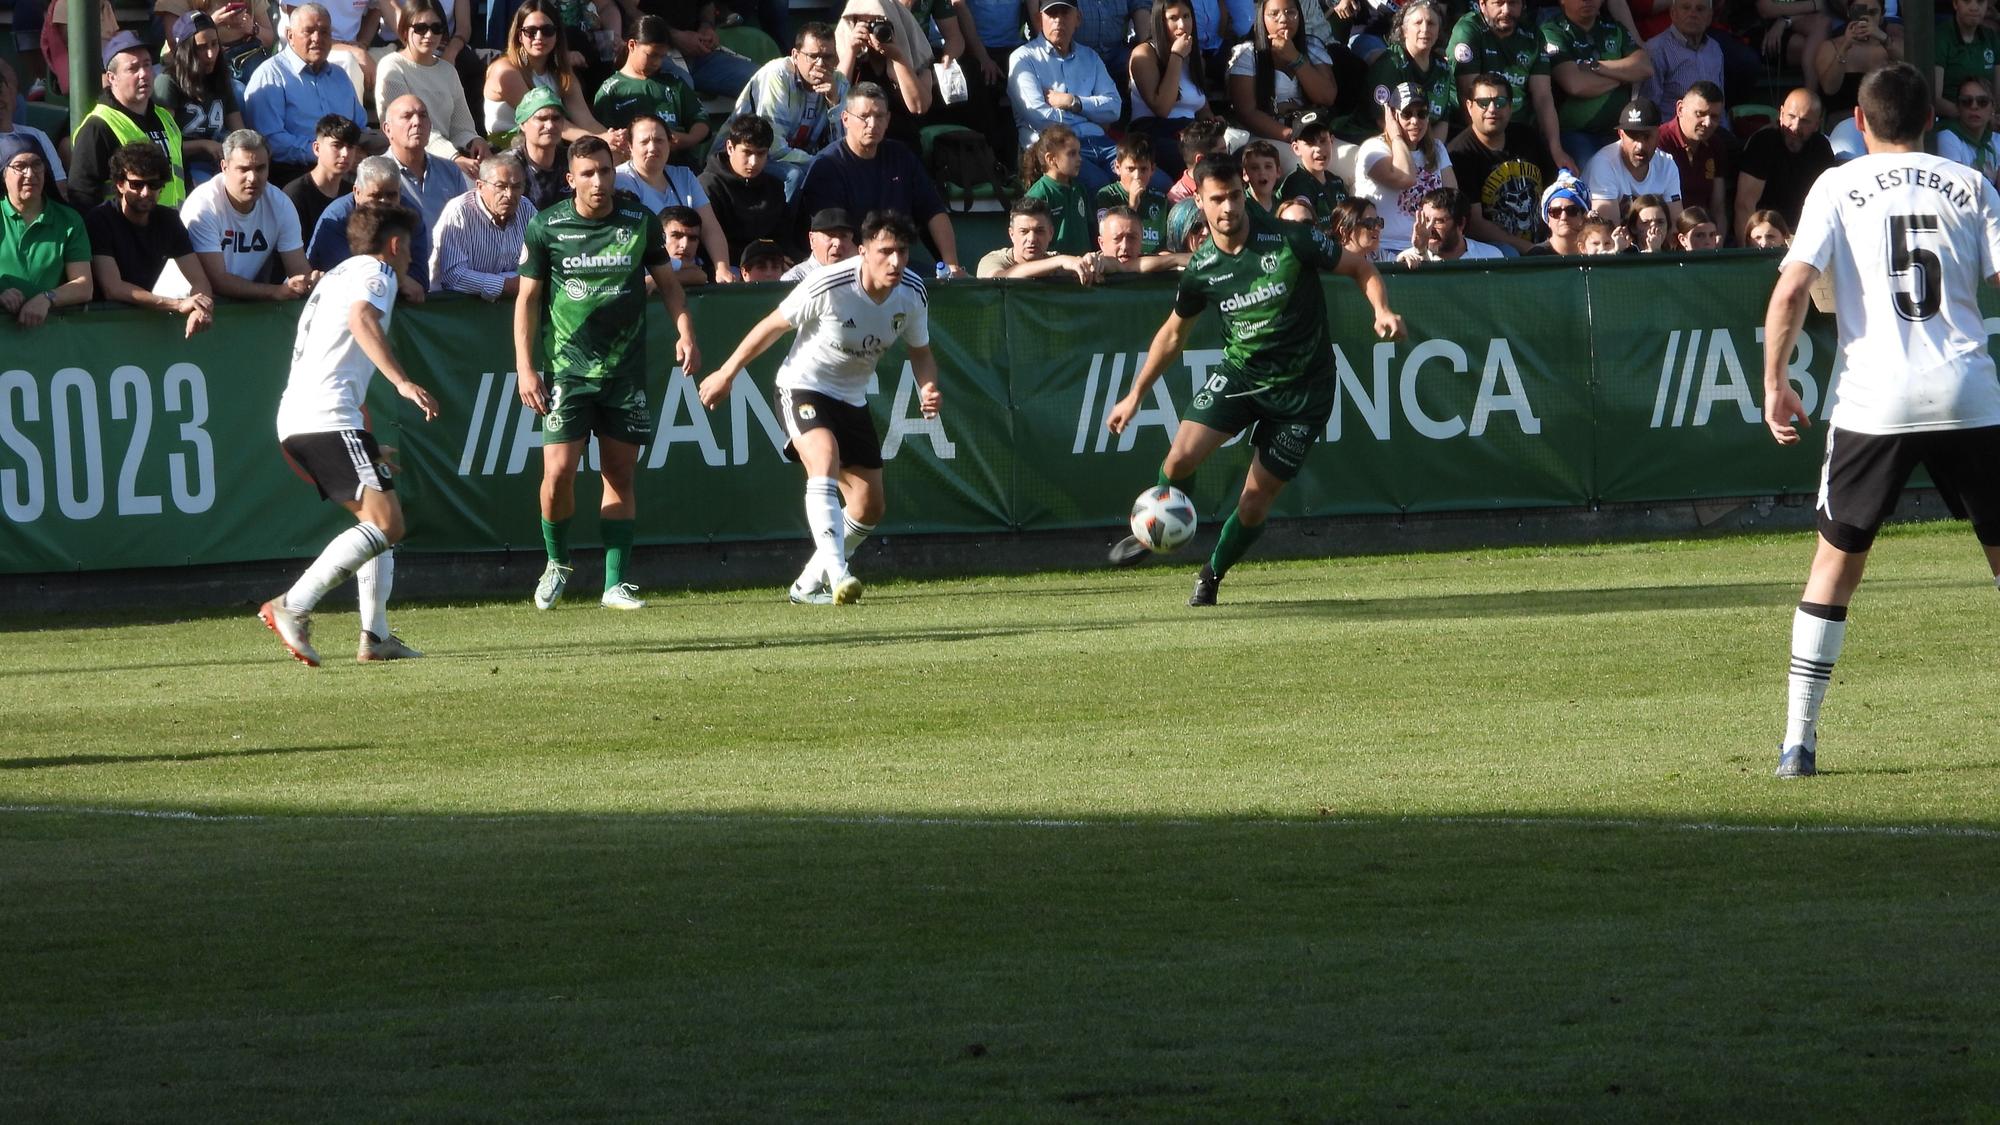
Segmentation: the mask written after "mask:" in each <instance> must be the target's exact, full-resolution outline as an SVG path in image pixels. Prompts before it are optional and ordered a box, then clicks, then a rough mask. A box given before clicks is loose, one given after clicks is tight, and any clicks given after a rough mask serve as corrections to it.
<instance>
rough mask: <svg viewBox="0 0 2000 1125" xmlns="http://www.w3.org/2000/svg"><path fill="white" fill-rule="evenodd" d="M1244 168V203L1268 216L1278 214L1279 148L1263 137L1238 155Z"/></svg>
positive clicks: (1251, 143)
mask: <svg viewBox="0 0 2000 1125" xmlns="http://www.w3.org/2000/svg"><path fill="white" fill-rule="evenodd" d="M1236 155H1237V163H1238V164H1240V165H1242V167H1243V197H1244V198H1243V201H1244V203H1245V204H1246V205H1254V206H1256V207H1257V208H1258V209H1260V210H1262V211H1263V212H1264V213H1265V214H1266V215H1272V216H1275V215H1276V214H1277V213H1278V146H1277V145H1274V144H1272V143H1271V142H1270V141H1267V140H1265V139H1263V138H1262V137H1259V138H1257V139H1256V140H1254V141H1251V142H1250V143H1249V144H1247V145H1244V146H1243V151H1242V152H1239V153H1237V154H1236Z"/></svg>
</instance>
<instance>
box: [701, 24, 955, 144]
mask: <svg viewBox="0 0 2000 1125" xmlns="http://www.w3.org/2000/svg"><path fill="white" fill-rule="evenodd" d="M833 38H834V49H835V51H836V53H837V54H838V55H839V56H840V73H841V74H843V75H845V76H846V78H847V81H848V88H849V89H853V88H854V87H855V86H857V85H859V84H861V83H863V82H869V83H873V84H874V85H875V86H877V87H879V88H880V89H881V91H882V96H883V98H884V99H886V100H887V102H888V103H889V113H890V119H889V134H888V136H889V139H891V140H894V141H897V142H898V143H901V144H904V145H908V146H909V147H910V150H911V151H913V152H915V151H920V150H921V147H922V141H921V138H920V132H921V129H922V126H923V124H924V122H925V121H927V120H929V114H930V112H931V101H932V99H933V98H934V97H935V96H936V94H937V76H936V74H934V73H933V72H932V70H931V63H932V62H933V61H935V60H934V59H933V58H932V56H931V44H930V39H929V38H928V37H927V36H926V34H925V32H924V29H923V28H922V27H921V26H919V25H918V23H917V21H916V17H914V16H912V15H911V14H910V10H909V9H908V8H906V7H904V6H903V5H902V4H901V3H899V2H898V0H848V2H847V5H846V7H844V8H842V9H841V13H840V23H839V25H838V26H836V27H835V29H834V36H833ZM737 88H738V89H741V88H742V87H741V85H740V84H739V85H738V87H737Z"/></svg>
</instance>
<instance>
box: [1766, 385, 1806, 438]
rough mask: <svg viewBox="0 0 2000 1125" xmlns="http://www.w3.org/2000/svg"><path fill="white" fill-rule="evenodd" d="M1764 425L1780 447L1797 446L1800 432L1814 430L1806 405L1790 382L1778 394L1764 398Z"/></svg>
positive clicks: (1779, 389) (1780, 388)
mask: <svg viewBox="0 0 2000 1125" xmlns="http://www.w3.org/2000/svg"><path fill="white" fill-rule="evenodd" d="M1794 422H1797V425H1794V424H1793V423H1794ZM1764 425H1765V427H1766V428H1768V429H1769V430H1770V431H1771V436H1772V437H1773V438H1775V439H1777V442H1778V444H1779V445H1797V444H1798V443H1799V431H1800V430H1801V429H1806V430H1809V429H1811V428H1812V419H1811V418H1808V417H1806V404H1805V403H1804V402H1803V401H1801V400H1800V399H1799V392H1797V391H1795V390H1793V389H1792V384H1791V383H1790V382H1789V381H1787V382H1786V383H1785V384H1784V385H1783V386H1781V387H1779V388H1778V390H1777V392H1776V393H1774V394H1767V395H1766V396H1764Z"/></svg>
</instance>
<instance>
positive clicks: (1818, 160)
mask: <svg viewBox="0 0 2000 1125" xmlns="http://www.w3.org/2000/svg"><path fill="white" fill-rule="evenodd" d="M1819 123H1820V100H1819V95H1817V94H1815V93H1813V92H1812V91H1811V90H1807V89H1803V88H1801V89H1797V90H1793V91H1792V92H1791V93H1789V94H1787V95H1785V101H1784V104H1783V105H1780V106H1779V107H1778V120H1777V121H1776V122H1774V123H1772V124H1770V125H1766V126H1764V127H1763V128H1762V129H1759V130H1757V132H1756V133H1755V134H1754V135H1752V136H1751V138H1750V139H1749V140H1748V141H1745V142H1744V143H1743V158H1742V160H1740V161H1738V162H1737V165H1736V168H1737V171H1736V196H1735V199H1736V204H1735V206H1736V223H1735V226H1736V231H1735V234H1736V242H1737V245H1739V246H1740V245H1742V243H1743V235H1744V233H1745V229H1746V226H1747V224H1748V223H1749V221H1750V213H1751V212H1753V211H1764V210H1771V211H1776V212H1778V213H1779V214H1780V215H1783V216H1784V217H1785V222H1786V223H1787V224H1788V225H1791V226H1793V227H1795V228H1796V227H1797V225H1798V221H1799V209H1800V208H1801V207H1803V206H1805V201H1806V192H1807V191H1808V190H1810V189H1811V188H1812V185H1813V181H1814V180H1817V179H1819V174H1820V173H1821V172H1824V171H1826V170H1827V169H1828V168H1831V167H1833V165H1834V159H1833V146H1832V145H1831V144H1829V143H1827V139H1826V138H1825V137H1823V136H1821V135H1820V132H1819Z"/></svg>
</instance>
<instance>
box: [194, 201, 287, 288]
mask: <svg viewBox="0 0 2000 1125" xmlns="http://www.w3.org/2000/svg"><path fill="white" fill-rule="evenodd" d="M181 222H183V223H186V224H187V229H188V241H190V242H192V243H194V249H195V253H197V254H213V253H217V252H220V253H221V254H222V263H223V268H225V269H227V270H228V271H229V272H230V273H231V274H232V275H234V276H236V277H240V278H243V279H244V280H246V281H254V280H256V278H257V275H258V274H260V273H262V272H263V270H264V263H266V262H268V261H270V260H271V255H272V253H273V252H283V251H286V250H303V249H305V239H304V238H302V237H301V236H300V234H299V210H298V208H296V207H294V206H292V201H291V200H290V199H288V198H286V196H285V193H284V192H282V191H279V190H278V189H277V188H274V187H272V186H271V185H269V184H266V185H264V191H263V193H262V194H260V195H258V197H257V205H256V206H254V207H252V208H251V209H250V213H249V214H248V215H245V214H241V213H240V212H238V211H237V210H236V207H235V205H234V204H232V203H230V202H229V196H228V194H227V193H226V192H224V191H223V190H222V177H221V176H217V177H215V178H214V179H212V180H209V181H208V182H207V183H205V184H202V185H201V186H200V187H197V188H195V189H194V190H193V191H190V192H188V195H187V199H186V200H185V201H184V202H182V203H181Z"/></svg>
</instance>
